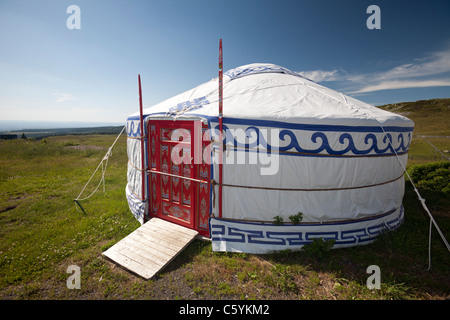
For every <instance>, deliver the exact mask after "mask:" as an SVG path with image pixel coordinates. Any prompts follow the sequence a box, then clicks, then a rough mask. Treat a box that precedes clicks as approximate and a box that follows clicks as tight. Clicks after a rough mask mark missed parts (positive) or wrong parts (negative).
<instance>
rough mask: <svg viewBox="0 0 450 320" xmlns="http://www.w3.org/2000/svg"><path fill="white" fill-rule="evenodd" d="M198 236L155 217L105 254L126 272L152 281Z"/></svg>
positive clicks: (192, 231)
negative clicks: (152, 278)
mask: <svg viewBox="0 0 450 320" xmlns="http://www.w3.org/2000/svg"><path fill="white" fill-rule="evenodd" d="M197 234H198V232H197V231H195V230H192V229H188V228H186V227H183V226H179V225H177V224H175V223H171V222H168V221H165V220H162V219H158V218H152V219H151V220H149V221H147V222H146V223H144V224H143V225H142V226H140V227H139V228H137V229H136V230H135V231H133V232H132V233H130V234H129V235H128V236H126V237H125V238H123V239H122V240H120V241H119V242H117V243H116V244H115V245H114V246H112V247H111V248H109V249H108V250H106V251H105V252H103V255H104V256H105V257H107V258H108V259H110V260H112V261H114V262H115V263H117V264H119V265H121V266H122V267H124V268H125V269H127V270H129V271H131V272H133V273H135V274H137V275H139V276H141V277H143V278H145V279H150V278H151V277H153V276H154V275H155V274H156V273H158V272H159V271H160V270H161V269H163V268H164V267H165V266H166V265H167V264H169V262H170V261H172V260H173V259H174V258H175V257H176V256H177V255H178V254H179V253H180V252H181V251H183V249H184V248H186V247H187V246H188V244H189V243H191V241H192V240H194V238H195V237H196V236H197Z"/></svg>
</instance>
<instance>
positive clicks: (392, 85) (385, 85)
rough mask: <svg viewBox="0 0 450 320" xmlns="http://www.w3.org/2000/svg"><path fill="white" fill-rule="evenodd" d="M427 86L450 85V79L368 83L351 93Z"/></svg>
mask: <svg viewBox="0 0 450 320" xmlns="http://www.w3.org/2000/svg"><path fill="white" fill-rule="evenodd" d="M425 87H450V79H443V80H417V81H385V82H381V83H378V84H375V85H368V86H366V87H363V88H361V89H359V90H356V91H352V92H349V93H353V94H354V93H365V92H373V91H380V90H395V89H406V88H425Z"/></svg>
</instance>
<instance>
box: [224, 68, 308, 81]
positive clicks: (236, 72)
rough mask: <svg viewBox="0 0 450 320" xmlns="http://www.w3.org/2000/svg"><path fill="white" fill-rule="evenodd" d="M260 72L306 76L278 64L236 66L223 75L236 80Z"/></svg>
mask: <svg viewBox="0 0 450 320" xmlns="http://www.w3.org/2000/svg"><path fill="white" fill-rule="evenodd" d="M258 73H284V74H288V75H291V76H296V77H300V78H304V77H302V76H301V75H299V74H298V73H295V72H292V71H290V70H288V69H286V68H283V67H280V66H277V65H260V66H249V67H246V68H235V69H231V70H229V71H227V72H225V73H224V74H223V75H224V76H226V77H228V78H230V80H234V79H238V78H241V77H244V76H248V75H251V74H258ZM305 79H306V78H305ZM308 80H309V79H308Z"/></svg>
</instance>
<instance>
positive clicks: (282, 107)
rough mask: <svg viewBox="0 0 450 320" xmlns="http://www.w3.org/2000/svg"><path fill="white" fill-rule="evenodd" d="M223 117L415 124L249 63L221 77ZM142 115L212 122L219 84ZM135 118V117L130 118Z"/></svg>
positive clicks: (291, 74) (286, 72)
mask: <svg viewBox="0 0 450 320" xmlns="http://www.w3.org/2000/svg"><path fill="white" fill-rule="evenodd" d="M223 114H224V121H226V119H231V118H232V119H252V120H267V121H279V122H285V123H303V124H322V125H350V126H380V125H382V126H400V127H412V126H413V125H414V124H413V122H412V121H411V120H409V119H408V118H406V117H403V116H400V115H396V114H393V113H390V112H387V111H384V110H381V109H379V108H376V107H374V106H372V105H370V104H367V103H365V102H362V101H359V100H357V99H354V98H352V97H349V96H346V95H344V94H342V93H339V92H337V91H335V90H332V89H329V88H326V87H324V86H321V85H319V84H317V83H316V82H314V81H312V80H309V79H307V78H305V77H302V76H300V75H299V74H297V73H295V72H292V71H290V70H288V69H286V68H283V67H280V66H277V65H274V64H267V63H264V64H263V63H254V64H249V65H244V66H241V67H238V68H234V69H231V70H229V71H227V72H226V73H224V76H223ZM144 115H146V116H151V117H164V118H165V117H170V118H180V119H182V118H188V119H189V118H192V119H195V118H197V119H198V118H203V119H205V118H206V119H216V118H217V115H218V80H217V78H216V79H212V80H210V81H208V82H206V83H204V84H201V85H199V86H197V87H195V88H193V89H191V90H188V91H186V92H184V93H181V94H179V95H176V96H174V97H172V98H169V99H167V100H165V101H163V102H160V103H158V104H156V105H154V106H152V107H149V108H146V109H144ZM136 117H139V112H137V113H134V114H132V115H130V117H129V119H136Z"/></svg>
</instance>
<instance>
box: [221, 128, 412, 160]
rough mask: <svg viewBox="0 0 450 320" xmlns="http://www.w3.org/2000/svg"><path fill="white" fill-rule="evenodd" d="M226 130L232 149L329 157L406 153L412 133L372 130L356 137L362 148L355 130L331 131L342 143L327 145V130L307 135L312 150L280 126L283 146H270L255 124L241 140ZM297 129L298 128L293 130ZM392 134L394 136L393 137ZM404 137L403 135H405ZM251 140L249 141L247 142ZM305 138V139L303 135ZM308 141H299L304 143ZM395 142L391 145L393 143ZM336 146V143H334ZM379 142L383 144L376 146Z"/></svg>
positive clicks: (280, 141) (279, 136)
mask: <svg viewBox="0 0 450 320" xmlns="http://www.w3.org/2000/svg"><path fill="white" fill-rule="evenodd" d="M223 128H224V130H225V132H226V137H225V139H226V143H227V144H228V145H232V146H234V147H235V148H244V149H246V150H250V149H256V148H257V147H259V146H260V147H262V148H263V149H264V150H263V151H264V152H295V153H299V154H302V155H318V154H321V155H331V156H342V155H355V156H358V155H359V156H367V155H395V154H403V153H406V152H407V151H408V149H409V146H410V144H411V138H412V134H411V132H395V133H382V136H381V137H380V135H379V136H378V137H377V136H376V135H375V134H374V133H367V132H366V133H363V134H364V136H363V137H362V136H359V137H358V139H359V140H361V141H364V145H365V147H364V148H361V149H358V148H357V147H356V146H355V142H354V141H355V139H356V138H355V136H354V135H355V134H361V132H358V133H354V132H353V133H348V132H343V133H338V136H336V134H335V133H334V132H333V133H332V134H331V135H332V136H333V139H336V138H337V141H338V142H339V145H340V146H342V148H340V149H333V148H332V147H331V145H330V142H329V140H330V135H329V134H330V133H329V132H321V131H319V132H314V133H312V135H311V136H310V137H309V138H307V139H309V140H310V142H312V143H314V144H318V146H317V147H315V148H314V149H306V148H304V147H301V146H300V144H299V140H301V139H300V138H299V137H298V136H297V135H296V134H295V133H294V131H293V130H289V129H283V130H280V131H279V135H278V139H279V143H280V144H283V142H284V145H283V146H273V145H270V144H269V143H268V142H267V141H266V138H265V136H264V134H263V133H262V130H261V129H260V128H258V127H255V126H249V127H247V128H246V129H245V137H241V140H242V138H244V141H237V139H236V136H234V135H233V130H229V127H228V126H227V125H223ZM214 129H215V135H216V136H218V133H219V127H218V126H216V127H215V128H214ZM297 132H298V131H297ZM393 135H394V136H395V138H393ZM405 136H406V138H405ZM249 139H252V140H253V141H252V142H248V141H249ZM303 140H305V138H303ZM307 142H308V141H303V143H306V144H307ZM394 144H395V145H396V146H395V148H394V147H393V145H394ZM335 145H336V144H335ZM380 145H383V146H382V147H380Z"/></svg>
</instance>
